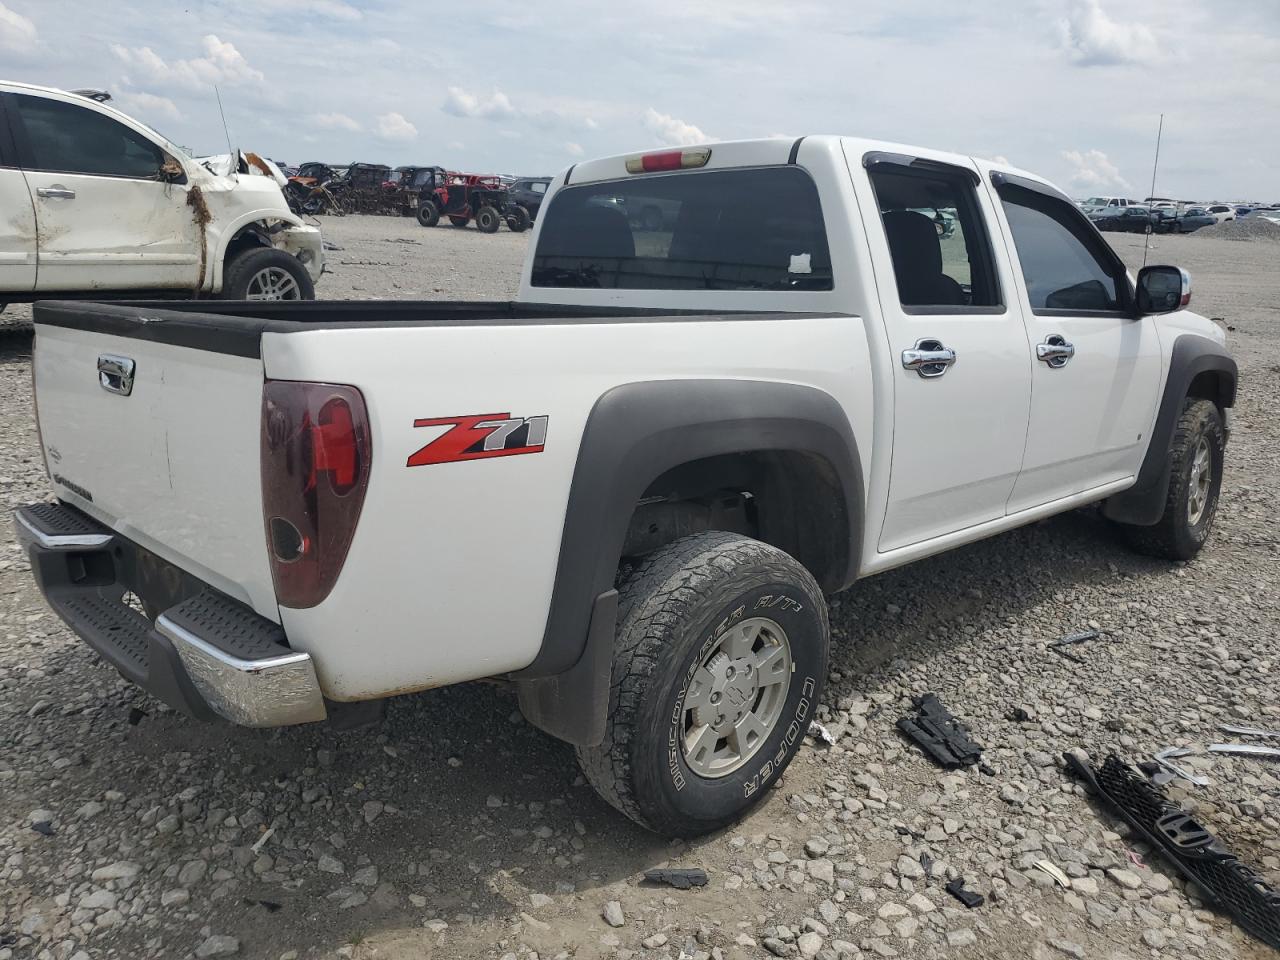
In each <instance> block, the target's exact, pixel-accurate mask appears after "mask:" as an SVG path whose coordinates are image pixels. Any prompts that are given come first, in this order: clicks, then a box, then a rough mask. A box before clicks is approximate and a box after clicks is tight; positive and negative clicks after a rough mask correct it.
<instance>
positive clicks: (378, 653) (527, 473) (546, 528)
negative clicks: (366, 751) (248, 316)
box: [263, 315, 872, 700]
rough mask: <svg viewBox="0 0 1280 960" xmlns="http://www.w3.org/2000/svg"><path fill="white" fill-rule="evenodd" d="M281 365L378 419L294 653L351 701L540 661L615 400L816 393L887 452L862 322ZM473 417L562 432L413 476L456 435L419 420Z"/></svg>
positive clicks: (387, 331) (582, 327)
mask: <svg viewBox="0 0 1280 960" xmlns="http://www.w3.org/2000/svg"><path fill="white" fill-rule="evenodd" d="M263 361H264V364H265V369H266V375H267V376H268V377H269V378H272V379H298V380H316V381H328V382H335V383H347V384H351V385H354V386H356V387H357V388H359V389H360V390H361V392H362V393H363V395H364V397H365V401H366V404H367V406H368V411H369V417H370V422H371V430H372V437H373V466H372V471H371V476H370V484H369V489H368V493H367V495H366V499H365V503H364V510H363V513H362V515H361V518H360V522H359V526H358V527H357V530H356V533H355V537H354V540H353V542H352V544H351V549H350V551H349V553H348V555H347V560H346V564H345V566H344V568H343V571H342V574H341V576H340V577H339V579H338V582H337V584H336V586H335V587H334V589H333V592H332V593H331V594H330V595H329V597H328V598H327V599H326V600H325V601H324V602H323V603H322V604H320V605H319V606H317V607H314V608H312V609H309V610H293V609H287V608H282V609H281V620H282V623H283V624H284V626H285V629H286V631H287V632H288V635H289V641H290V643H291V644H292V645H293V646H295V647H296V648H298V649H302V650H306V651H307V652H309V653H311V654H312V655H313V657H314V658H315V660H316V664H317V669H318V672H319V675H320V680H321V684H322V686H323V688H324V691H325V694H326V695H327V696H328V697H330V698H332V699H336V700H359V699H367V698H372V697H377V696H384V695H388V694H393V693H400V692H408V691H411V690H417V689H422V688H426V687H432V686H439V685H443V684H448V683H454V682H458V681H463V680H469V679H475V678H479V677H486V676H493V675H497V674H502V673H506V672H508V671H512V670H517V669H520V668H522V667H525V666H527V665H528V664H529V663H530V662H532V661H533V659H534V657H535V656H536V654H537V653H538V650H539V648H540V646H541V644H542V639H543V633H544V630H545V627H546V621H547V611H548V607H549V604H550V597H551V591H552V585H553V581H554V578H555V574H556V568H557V563H558V559H559V551H560V541H561V534H562V529H563V526H564V519H565V508H566V502H567V500H568V495H569V489H570V484H571V481H572V477H573V470H574V466H575V463H576V461H577V453H578V447H579V444H580V442H581V438H582V433H583V429H584V426H585V424H586V421H587V417H588V415H589V414H590V412H591V408H592V406H593V404H594V403H595V401H596V399H597V398H598V397H599V396H600V395H601V394H603V393H604V392H605V391H607V390H609V389H610V388H612V387H615V386H618V385H620V384H623V383H630V382H635V381H644V380H665V379H679V378H699V379H708V378H712V379H715V378H729V379H756V380H770V381H779V382H786V383H797V384H804V385H809V386H813V387H816V388H818V389H821V390H824V391H826V392H827V393H829V394H830V395H831V396H832V397H834V398H835V399H836V401H837V402H839V403H840V404H841V406H842V407H843V408H844V409H845V410H846V411H848V413H849V416H850V420H851V423H852V426H853V431H854V435H855V436H858V437H870V417H871V389H872V384H871V373H870V362H869V351H868V347H867V343H866V333H865V325H864V323H863V321H862V320H861V319H858V318H855V317H848V316H841V317H830V316H828V317H818V318H800V317H778V316H777V315H774V316H772V317H771V318H769V319H752V320H746V319H739V320H728V321H725V320H698V319H693V318H690V319H681V320H670V321H660V322H654V321H625V320H624V321H607V322H599V321H584V322H575V323H541V322H539V323H533V322H523V323H512V324H508V325H494V324H463V325H457V326H411V325H405V326H404V327H400V328H390V327H386V326H381V327H377V328H370V329H365V330H361V329H358V328H357V329H328V330H315V331H306V332H291V333H266V334H264V336H263ZM468 414H509V415H510V416H511V417H523V418H528V417H534V416H547V417H548V418H549V422H548V431H547V437H546V444H545V449H544V450H543V452H541V453H536V454H525V455H518V456H503V457H495V458H491V459H484V460H472V461H463V462H452V463H437V464H431V465H427V466H415V467H409V466H407V461H408V459H409V457H410V456H411V455H412V454H414V453H415V452H416V451H418V450H419V449H421V448H422V447H423V446H424V445H426V444H427V443H428V442H430V441H431V440H432V439H434V438H435V437H436V436H438V435H440V434H441V433H442V432H443V431H444V430H445V429H447V428H445V427H431V428H422V427H420V428H415V427H414V421H415V420H419V419H434V418H444V417H460V416H464V415H468ZM865 456H866V453H865V452H864V457H865ZM865 462H866V461H865V459H864V463H865ZM864 469H865V467H864ZM865 479H866V478H865V477H864V484H865Z"/></svg>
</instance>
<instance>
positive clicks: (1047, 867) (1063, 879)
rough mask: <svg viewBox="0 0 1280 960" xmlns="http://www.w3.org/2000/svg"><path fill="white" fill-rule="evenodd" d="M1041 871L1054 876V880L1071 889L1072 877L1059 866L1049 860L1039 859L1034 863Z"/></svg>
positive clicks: (1063, 887) (1065, 888)
mask: <svg viewBox="0 0 1280 960" xmlns="http://www.w3.org/2000/svg"><path fill="white" fill-rule="evenodd" d="M1032 866H1033V867H1035V868H1036V869H1037V870H1039V871H1040V872H1041V873H1047V874H1048V875H1049V876H1050V877H1052V878H1053V882H1054V883H1056V884H1057V885H1058V886H1060V887H1061V888H1062V889H1063V890H1070V889H1071V878H1070V877H1068V876H1067V875H1066V874H1065V873H1063V872H1062V871H1061V870H1059V869H1058V868H1057V866H1055V865H1054V864H1053V863H1051V862H1049V861H1048V860H1037V861H1036V862H1035V863H1033V864H1032Z"/></svg>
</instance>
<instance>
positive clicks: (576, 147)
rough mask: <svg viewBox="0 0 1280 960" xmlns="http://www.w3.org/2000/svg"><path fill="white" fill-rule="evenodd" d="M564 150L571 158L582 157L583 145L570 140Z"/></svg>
mask: <svg viewBox="0 0 1280 960" xmlns="http://www.w3.org/2000/svg"><path fill="white" fill-rule="evenodd" d="M564 148H565V150H566V151H567V152H568V154H569V156H571V157H580V156H582V153H583V150H582V144H580V143H574V142H573V141H572V140H570V141H569V142H568V143H566V144H565V145H564Z"/></svg>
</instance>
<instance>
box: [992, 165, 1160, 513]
mask: <svg viewBox="0 0 1280 960" xmlns="http://www.w3.org/2000/svg"><path fill="white" fill-rule="evenodd" d="M996 181H997V182H996V192H997V194H998V195H999V197H1000V204H1001V207H1002V214H1003V218H1004V222H1005V224H1006V226H1007V230H1008V235H1009V237H1010V238H1011V240H1012V244H1011V246H1012V248H1013V253H1014V255H1015V257H1016V260H1017V262H1018V264H1019V266H1020V268H1021V269H1020V276H1019V277H1018V287H1019V295H1020V296H1022V297H1025V298H1026V300H1025V304H1026V308H1027V331H1028V335H1029V336H1028V339H1029V341H1030V344H1029V350H1028V353H1027V354H1026V359H1025V363H1026V365H1027V367H1028V368H1029V371H1030V375H1031V378H1032V388H1031V398H1032V399H1031V421H1030V426H1029V428H1028V430H1027V449H1026V454H1025V456H1024V458H1023V465H1022V472H1021V474H1020V475H1019V477H1018V482H1017V484H1016V485H1015V487H1014V490H1013V495H1012V497H1011V498H1010V500H1009V512H1010V513H1018V512H1019V511H1022V510H1026V509H1029V508H1031V507H1036V506H1039V505H1041V504H1045V503H1050V502H1052V501H1054V500H1060V499H1062V498H1064V497H1069V496H1072V495H1074V494H1078V493H1084V492H1086V491H1088V490H1092V489H1094V488H1095V487H1101V486H1104V485H1106V484H1109V483H1113V482H1115V481H1117V480H1124V479H1126V478H1128V477H1132V476H1134V475H1135V474H1136V473H1137V470H1138V467H1139V465H1140V464H1141V462H1142V457H1143V454H1144V453H1145V451H1146V448H1147V441H1148V432H1149V431H1150V429H1151V426H1152V422H1153V420H1154V418H1155V409H1156V403H1157V399H1158V392H1159V389H1160V366H1161V359H1160V357H1161V354H1160V340H1159V334H1158V333H1157V330H1156V325H1155V324H1154V323H1152V322H1151V321H1150V320H1143V319H1140V318H1135V316H1134V314H1133V310H1132V302H1133V291H1132V289H1131V286H1130V283H1129V278H1128V275H1127V273H1126V271H1125V267H1124V264H1123V262H1122V261H1121V260H1120V258H1119V257H1117V256H1116V254H1115V253H1114V252H1113V251H1112V250H1111V247H1110V246H1109V245H1108V244H1107V242H1106V241H1105V240H1104V239H1103V238H1102V236H1101V235H1100V234H1099V233H1098V231H1097V230H1096V229H1095V228H1094V227H1093V225H1092V224H1091V223H1089V221H1088V219H1087V218H1086V217H1085V216H1084V215H1083V214H1082V213H1081V212H1080V211H1079V210H1078V209H1077V208H1076V206H1075V204H1073V203H1071V201H1069V200H1068V199H1066V198H1065V197H1061V196H1059V195H1057V194H1056V193H1055V192H1054V191H1052V190H1051V189H1049V188H1046V187H1043V186H1041V185H1039V184H1037V183H1035V182H1034V181H1029V180H1021V179H1020V178H1015V177H1011V176H1002V175H999V174H997V176H996Z"/></svg>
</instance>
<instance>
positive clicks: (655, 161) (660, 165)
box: [627, 147, 711, 173]
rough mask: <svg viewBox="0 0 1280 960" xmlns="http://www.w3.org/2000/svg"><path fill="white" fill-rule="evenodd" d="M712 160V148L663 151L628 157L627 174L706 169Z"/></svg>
mask: <svg viewBox="0 0 1280 960" xmlns="http://www.w3.org/2000/svg"><path fill="white" fill-rule="evenodd" d="M710 159H711V148H710V147H702V148H700V149H697V150H663V151H661V152H660V153H642V154H640V155H639V156H636V157H627V173H657V172H658V171H661V170H689V169H692V168H694V167H705V166H706V165H707V161H708V160H710Z"/></svg>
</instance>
